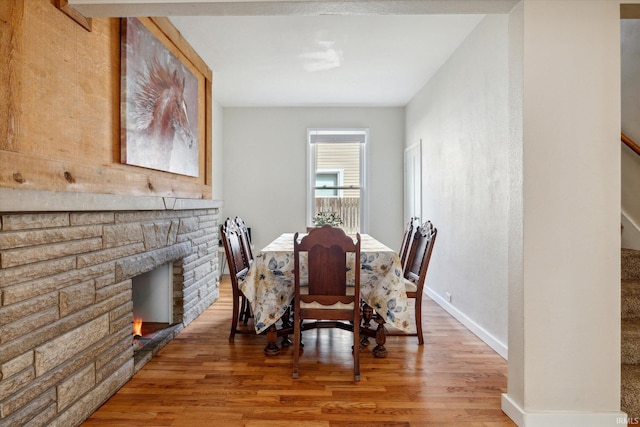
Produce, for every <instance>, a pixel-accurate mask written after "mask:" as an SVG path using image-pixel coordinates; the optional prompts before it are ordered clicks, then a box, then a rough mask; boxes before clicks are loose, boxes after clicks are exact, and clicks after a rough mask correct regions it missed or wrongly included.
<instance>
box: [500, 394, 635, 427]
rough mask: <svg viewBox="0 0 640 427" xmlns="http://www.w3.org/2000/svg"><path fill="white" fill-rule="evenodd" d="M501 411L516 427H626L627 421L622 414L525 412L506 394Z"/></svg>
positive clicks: (625, 416) (503, 396) (625, 415)
mask: <svg viewBox="0 0 640 427" xmlns="http://www.w3.org/2000/svg"><path fill="white" fill-rule="evenodd" d="M502 411H503V412H504V413H505V414H507V416H508V417H509V418H511V419H512V420H513V422H514V423H516V424H517V425H518V427H567V426H580V427H626V426H627V421H628V420H627V414H625V413H624V412H526V411H524V410H523V409H522V407H521V406H520V405H518V404H517V403H516V402H514V401H513V399H511V398H510V397H509V395H507V394H503V395H502Z"/></svg>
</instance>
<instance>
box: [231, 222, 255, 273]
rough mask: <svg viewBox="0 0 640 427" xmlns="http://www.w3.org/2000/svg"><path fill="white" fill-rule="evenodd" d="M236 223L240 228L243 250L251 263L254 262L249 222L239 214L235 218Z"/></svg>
mask: <svg viewBox="0 0 640 427" xmlns="http://www.w3.org/2000/svg"><path fill="white" fill-rule="evenodd" d="M235 222H236V225H237V226H238V229H239V230H240V239H241V241H242V250H244V256H245V258H246V259H247V261H249V265H251V264H253V251H252V250H251V237H250V236H249V228H248V227H247V224H245V222H244V221H243V220H242V218H240V217H239V216H237V217H236V219H235Z"/></svg>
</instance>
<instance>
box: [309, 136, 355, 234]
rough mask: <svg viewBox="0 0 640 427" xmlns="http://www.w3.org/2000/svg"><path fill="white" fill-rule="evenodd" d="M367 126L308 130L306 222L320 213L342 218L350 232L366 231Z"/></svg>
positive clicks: (347, 230) (310, 224)
mask: <svg viewBox="0 0 640 427" xmlns="http://www.w3.org/2000/svg"><path fill="white" fill-rule="evenodd" d="M367 134H368V132H367V130H366V129H309V130H308V131H307V136H308V151H307V152H308V171H309V174H308V180H307V182H308V191H307V194H308V197H307V225H309V226H312V225H313V217H314V216H315V215H316V214H318V213H320V212H327V213H333V214H335V215H337V216H339V217H340V218H341V219H342V222H343V224H342V225H341V227H342V228H344V229H345V231H346V232H348V233H355V232H366V229H367V223H366V209H365V207H366V203H365V202H366V192H365V189H366V183H365V177H366V174H365V164H366V163H365V159H366V146H367V145H366V140H367Z"/></svg>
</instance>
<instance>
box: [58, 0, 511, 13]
mask: <svg viewBox="0 0 640 427" xmlns="http://www.w3.org/2000/svg"><path fill="white" fill-rule="evenodd" d="M67 1H68V3H69V6H70V7H73V8H74V9H75V10H77V11H78V12H79V13H80V14H82V15H83V16H85V17H125V16H197V15H201V16H220V15H236V16H249V15H254V16H256V15H265V16H267V15H398V14H408V15H421V14H476V13H479V14H485V13H508V12H509V11H510V10H511V8H512V7H513V6H514V5H515V4H517V3H518V1H517V0H484V1H477V0H347V1H333V0H330V1H317V0H316V1H309V0H253V1H245V0H152V1H150V0H146V1H143V0H67Z"/></svg>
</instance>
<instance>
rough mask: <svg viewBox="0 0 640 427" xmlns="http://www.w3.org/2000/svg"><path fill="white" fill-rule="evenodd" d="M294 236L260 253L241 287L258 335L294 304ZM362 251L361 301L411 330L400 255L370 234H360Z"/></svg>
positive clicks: (286, 235)
mask: <svg viewBox="0 0 640 427" xmlns="http://www.w3.org/2000/svg"><path fill="white" fill-rule="evenodd" d="M293 236H294V233H285V234H283V235H281V236H280V237H278V238H277V239H276V240H274V241H273V242H271V243H270V244H269V245H268V246H267V247H265V248H264V249H263V250H262V251H260V253H259V254H258V255H257V256H256V257H255V259H254V262H253V265H252V266H251V269H250V270H249V273H248V274H247V277H246V279H245V280H244V281H243V282H241V283H239V286H240V289H241V290H242V292H243V293H244V295H245V296H246V297H247V299H248V300H249V303H250V304H251V309H252V311H253V315H254V321H255V327H256V332H257V333H260V332H263V331H265V330H266V329H267V328H268V327H269V326H271V325H272V324H274V323H276V322H277V321H278V319H280V317H282V315H283V314H284V312H285V310H286V309H287V307H288V306H289V305H290V304H291V301H292V300H293V294H294V277H293V269H294V259H293ZM302 236H303V234H302V233H301V234H300V235H299V236H298V237H299V238H301V237H302ZM360 250H361V253H360V263H361V270H360V296H361V298H362V299H363V300H364V302H366V303H367V304H368V305H369V306H370V307H372V308H373V309H374V310H375V311H376V313H378V314H379V315H380V316H382V318H384V320H385V322H387V323H389V324H391V325H393V326H394V327H396V328H398V329H401V330H403V331H406V330H408V329H409V325H410V322H409V316H410V315H409V309H408V304H407V294H406V291H405V285H404V279H403V278H402V267H401V265H400V258H399V257H398V254H397V253H395V252H394V251H393V250H391V249H389V248H388V247H386V246H385V245H383V244H382V243H380V242H378V241H377V240H375V239H374V238H372V237H371V236H369V235H367V234H361V245H360ZM351 263H352V264H353V261H351ZM302 266H305V267H302ZM301 268H302V271H301V275H302V277H304V276H306V274H307V272H306V271H305V270H306V262H301ZM351 271H353V269H351ZM351 283H353V278H352V279H351Z"/></svg>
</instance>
